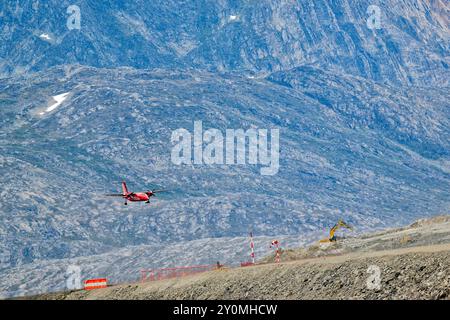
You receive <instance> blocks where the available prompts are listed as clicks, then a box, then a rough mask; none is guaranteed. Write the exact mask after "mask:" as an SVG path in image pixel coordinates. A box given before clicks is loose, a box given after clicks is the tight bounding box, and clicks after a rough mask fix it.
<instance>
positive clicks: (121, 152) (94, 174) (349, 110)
mask: <svg viewBox="0 0 450 320" xmlns="http://www.w3.org/2000/svg"><path fill="white" fill-rule="evenodd" d="M77 3H78V4H77V6H78V8H79V9H80V17H81V24H80V29H73V30H69V29H68V27H67V18H68V17H69V16H70V13H67V12H68V11H67V8H68V7H69V6H70V5H72V3H71V2H69V1H56V0H51V1H38V0H23V1H22V0H20V1H18V0H17V1H3V2H1V3H0V74H1V76H0V176H1V177H2V179H1V180H0V275H2V280H1V282H0V285H1V286H0V294H2V295H10V293H11V292H13V293H15V294H16V293H17V294H24V293H27V292H29V291H30V290H34V291H37V292H39V291H42V290H47V289H48V290H51V289H54V288H59V287H60V286H61V285H62V284H63V283H64V281H63V280H61V282H58V283H57V284H49V282H47V279H50V278H46V277H47V276H49V275H54V274H55V273H57V274H58V275H59V278H58V279H63V278H64V275H65V273H64V272H65V268H66V267H67V265H69V264H71V263H72V262H73V261H78V262H80V261H81V262H82V263H83V264H84V265H85V266H86V267H85V268H86V270H87V271H86V276H89V275H91V274H92V270H95V269H97V270H109V269H108V268H110V266H111V265H118V266H122V267H123V268H125V267H124V264H128V268H129V269H127V270H132V271H129V273H128V271H127V272H124V273H123V274H124V277H125V275H126V276H127V277H131V274H133V275H134V272H135V270H136V269H137V268H138V267H140V266H148V265H149V264H151V265H152V266H156V264H154V262H155V261H157V262H158V266H159V267H165V266H173V265H180V264H185V263H211V260H213V262H215V261H216V260H217V259H218V258H217V257H221V260H224V262H227V263H237V260H238V258H239V259H247V255H248V253H247V250H248V247H247V244H245V245H242V246H241V243H243V242H245V241H244V240H243V239H244V238H245V237H246V235H247V234H248V232H249V231H250V230H253V232H254V234H255V236H257V237H261V238H260V239H261V241H262V242H261V243H263V241H268V240H269V239H270V238H274V237H277V238H278V237H282V239H286V242H285V243H284V245H287V246H293V245H296V246H298V244H304V243H308V242H310V241H311V239H315V238H316V237H317V235H318V234H319V233H323V232H324V230H326V229H328V228H329V227H330V226H332V225H333V224H334V223H335V222H336V221H337V220H338V219H339V218H343V219H344V220H345V221H347V222H348V223H350V224H352V225H354V226H355V227H356V229H357V232H363V231H367V230H372V229H380V228H385V227H391V226H399V225H402V224H405V223H410V222H412V221H414V220H415V219H417V218H418V217H427V216H432V215H435V214H441V213H448V210H449V203H450V195H449V193H448V190H449V189H450V188H449V187H450V165H449V160H450V155H449V150H450V148H449V141H450V129H449V128H450V113H449V110H450V108H449V103H448V101H450V93H449V92H450V91H449V90H448V80H449V78H450V77H449V71H448V64H449V63H450V62H449V61H448V59H449V54H448V52H449V44H450V42H449V32H448V31H449V30H448V28H449V23H448V17H449V15H448V13H449V4H448V2H446V1H439V0H432V1H418V0H417V1H416V0H408V1H402V2H398V1H377V2H376V3H375V5H377V6H378V7H379V8H380V10H381V11H380V12H381V25H380V28H375V29H374V28H372V27H373V26H372V27H369V26H371V23H373V21H372V22H370V23H368V21H367V20H368V19H369V18H370V17H371V15H373V12H371V11H370V10H368V9H369V6H370V5H373V4H374V3H372V2H368V1H358V2H357V4H355V3H354V2H353V1H352V2H351V1H347V0H342V1H334V0H333V1H323V0H320V1H314V2H311V1H275V0H273V1H269V0H265V1H259V2H248V1H219V2H218V1H209V0H208V1H206V0H198V1H172V0H168V1H167V0H166V1H150V2H149V1H140V0H136V1H132V2H130V1H128V2H127V3H126V4H124V3H123V2H120V1H110V2H108V3H105V2H99V1H91V0H81V1H78V2H77ZM194 121H202V122H203V128H204V130H206V129H209V128H215V129H218V130H219V131H220V132H222V133H225V132H226V129H244V130H246V129H249V128H260V129H269V130H270V129H273V128H276V129H279V130H280V146H281V147H280V159H279V170H278V172H277V173H276V174H275V175H273V176H263V175H261V173H260V169H261V166H259V165H196V164H192V165H182V166H179V165H176V164H174V163H173V162H172V161H171V152H172V148H173V144H172V142H171V134H172V132H173V131H174V130H177V129H179V128H185V129H187V130H188V131H190V132H193V129H194V128H193V127H194ZM122 180H126V181H127V182H128V185H129V187H130V189H132V190H145V189H149V188H153V187H157V188H167V189H169V190H170V191H171V192H170V193H167V194H164V195H163V194H161V197H159V196H158V197H157V198H156V199H155V200H154V201H152V203H151V204H150V205H144V204H143V203H136V204H132V205H129V206H127V207H125V206H123V205H122V202H121V200H120V199H118V200H117V201H116V200H112V199H106V198H105V197H103V196H102V194H104V193H111V192H114V193H115V192H118V191H119V190H120V189H119V188H120V182H121V181H122ZM211 239H214V241H213V240H211ZM233 241H236V242H237V243H239V244H240V245H239V248H236V247H233V246H230V243H233ZM211 243H213V244H214V250H215V253H214V254H206V253H205V255H204V256H195V257H192V256H191V254H192V253H191V251H192V252H196V251H201V250H202V249H203V248H205V247H208V248H211V247H209V246H208V245H210V244H211ZM261 245H263V244H261ZM263 246H264V247H265V248H266V245H263ZM167 248H174V250H175V249H176V250H175V251H173V252H172V253H171V254H170V255H167V256H166V255H165V254H164V253H165V252H167V251H168V249H167ZM188 248H189V249H190V250H191V251H189V249H188ZM146 250H151V253H148V252H147V251H146ZM212 250H213V249H211V251H212ZM233 250H234V251H233ZM266 251H267V250H262V249H261V252H266ZM202 252H204V251H202ZM124 257H128V258H124ZM222 257H223V258H222ZM127 259H128V262H127V263H125V261H126V260H127ZM119 261H122V262H121V263H119ZM149 261H151V262H149ZM81 262H80V263H81ZM155 263H156V262H155ZM116 271H117V270H116ZM117 273H119V272H118V271H117V272H115V274H117ZM12 275H14V276H12ZM27 275H33V279H34V280H33V281H32V282H28V283H24V277H26V276H27ZM129 275H130V276H129ZM6 276H8V279H7V280H4V279H6V278H5V277H6ZM127 279H128V278H127ZM120 280H126V279H125V278H120ZM34 291H33V292H34Z"/></svg>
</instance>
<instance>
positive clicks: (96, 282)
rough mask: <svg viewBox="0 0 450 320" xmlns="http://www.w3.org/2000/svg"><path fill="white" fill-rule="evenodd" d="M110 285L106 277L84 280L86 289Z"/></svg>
mask: <svg viewBox="0 0 450 320" xmlns="http://www.w3.org/2000/svg"><path fill="white" fill-rule="evenodd" d="M107 286H108V284H107V280H106V278H100V279H89V280H86V281H84V290H92V289H101V288H106V287H107Z"/></svg>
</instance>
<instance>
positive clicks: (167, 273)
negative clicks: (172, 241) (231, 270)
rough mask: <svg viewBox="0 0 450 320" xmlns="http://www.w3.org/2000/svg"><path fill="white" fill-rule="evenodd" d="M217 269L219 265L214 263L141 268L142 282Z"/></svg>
mask: <svg viewBox="0 0 450 320" xmlns="http://www.w3.org/2000/svg"><path fill="white" fill-rule="evenodd" d="M215 269H217V265H215V264H213V265H199V266H190V267H176V268H163V269H149V270H141V282H144V281H156V280H162V279H170V278H179V277H184V276H188V275H192V274H196V273H201V272H206V271H211V270H215Z"/></svg>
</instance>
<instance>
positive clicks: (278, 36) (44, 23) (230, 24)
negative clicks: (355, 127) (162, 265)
mask: <svg viewBox="0 0 450 320" xmlns="http://www.w3.org/2000/svg"><path fill="white" fill-rule="evenodd" d="M71 4H72V3H70V2H69V1H56V0H52V1H45V2H43V1H38V0H25V1H22V0H21V1H18V0H17V1H4V2H3V3H2V4H0V12H1V16H0V57H1V58H2V61H1V62H0V70H1V71H3V72H5V73H11V72H16V73H21V72H25V71H29V70H42V69H44V68H46V67H49V66H54V65H59V64H71V63H81V64H87V65H91V66H96V67H113V66H123V65H126V66H132V67H137V68H153V67H163V68H172V67H191V66H194V67H196V68H208V69H211V70H246V71H247V72H252V73H257V74H266V73H268V72H273V71H278V70H287V69H291V68H294V67H297V66H299V65H307V64H313V65H316V66H319V67H321V68H323V69H325V70H336V71H341V72H342V71H344V72H346V73H349V74H352V75H359V76H362V77H365V78H367V79H372V80H375V81H377V82H386V83H391V84H403V85H405V84H406V85H411V84H425V85H432V84H435V85H448V66H449V64H450V61H449V56H448V50H449V20H448V19H449V18H448V17H449V16H450V10H449V4H448V2H447V1H441V0H433V1H419V0H408V1H402V2H399V1H381V0H380V1H376V2H373V1H358V2H357V3H355V2H354V1H349V0H333V1H328V0H318V1H314V2H311V1H287V0H286V1H278V0H265V1H258V2H248V1H210V0H198V1H175V0H169V1H167V0H164V1H150V2H149V1H134V2H133V3H126V4H125V3H123V2H122V1H112V2H111V1H109V2H108V3H102V2H99V1H94V0H83V1H79V2H77V5H78V6H79V8H80V13H81V25H80V26H81V29H80V30H77V29H75V30H69V29H68V28H67V26H66V24H67V23H66V21H67V18H68V17H69V14H68V13H67V8H68V6H69V5H71ZM371 5H376V6H377V7H378V8H379V19H378V18H376V20H372V18H373V16H374V11H373V9H370V8H371V7H370V6H371ZM376 14H378V11H376ZM368 20H369V23H368V22H367V21H368ZM371 21H380V22H379V24H378V22H376V23H375V24H374V23H373V22H371ZM373 26H375V27H377V28H374V27H373ZM378 27H379V28H378ZM43 35H44V36H43Z"/></svg>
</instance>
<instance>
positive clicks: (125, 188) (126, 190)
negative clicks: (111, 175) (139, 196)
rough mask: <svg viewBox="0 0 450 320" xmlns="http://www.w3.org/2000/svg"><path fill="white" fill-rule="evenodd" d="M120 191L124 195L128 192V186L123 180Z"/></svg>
mask: <svg viewBox="0 0 450 320" xmlns="http://www.w3.org/2000/svg"><path fill="white" fill-rule="evenodd" d="M122 192H123V194H124V195H126V194H128V188H127V184H126V183H125V181H123V182H122Z"/></svg>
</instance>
